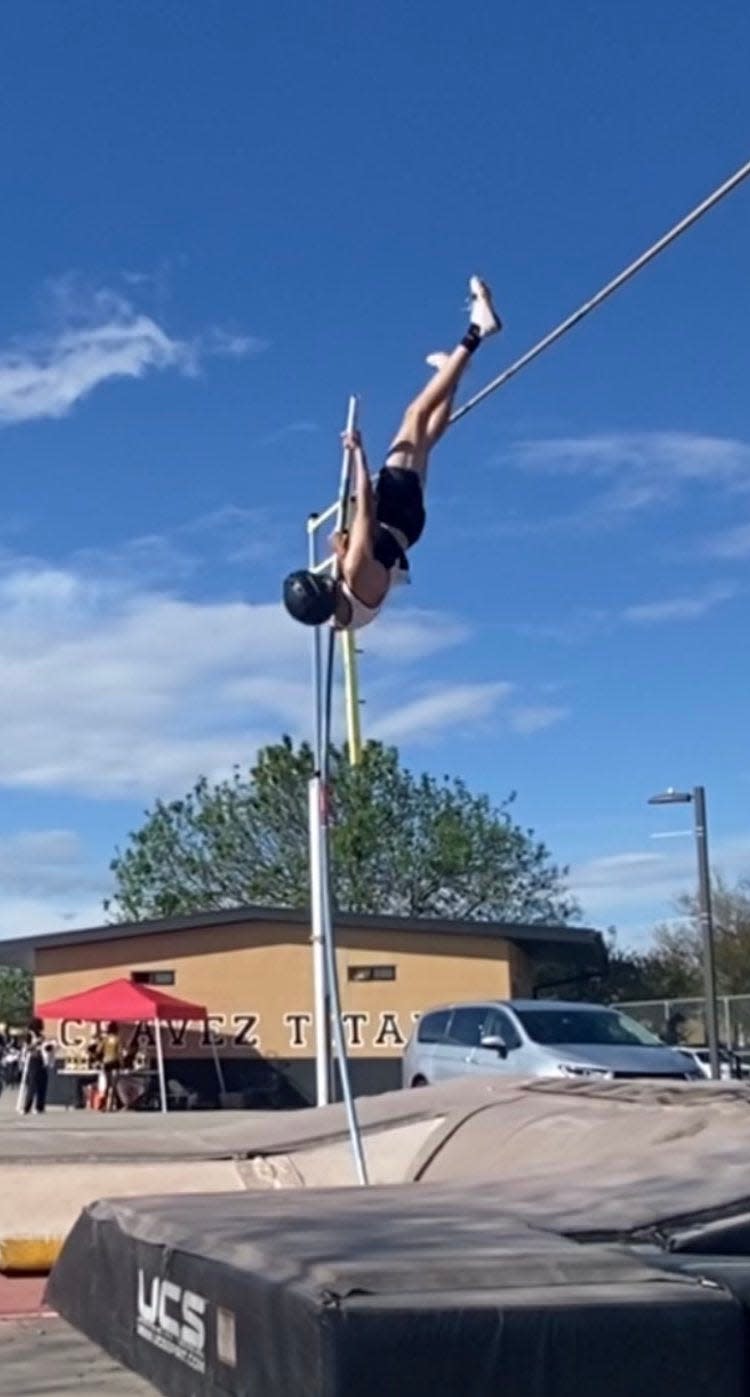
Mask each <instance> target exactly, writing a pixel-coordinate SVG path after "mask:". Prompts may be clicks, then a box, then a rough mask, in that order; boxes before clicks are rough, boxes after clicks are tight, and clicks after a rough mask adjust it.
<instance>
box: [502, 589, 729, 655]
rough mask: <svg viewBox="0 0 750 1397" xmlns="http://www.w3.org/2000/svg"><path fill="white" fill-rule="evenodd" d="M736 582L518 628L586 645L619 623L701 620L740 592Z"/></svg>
mask: <svg viewBox="0 0 750 1397" xmlns="http://www.w3.org/2000/svg"><path fill="white" fill-rule="evenodd" d="M739 590H740V589H739V588H738V587H737V586H735V585H733V584H732V583H724V582H717V583H713V584H712V585H710V586H708V587H705V588H703V590H702V591H698V592H694V593H692V594H684V595H682V596H678V597H660V598H658V599H654V600H653V601H645V602H635V603H632V604H631V605H630V606H624V607H621V608H620V609H619V610H615V609H613V610H609V611H607V610H604V609H602V608H599V609H596V608H587V607H581V608H579V609H578V610H576V611H573V612H571V614H570V615H569V616H564V617H562V619H561V620H559V621H543V622H533V621H532V622H519V623H518V624H517V625H516V626H515V627H514V629H515V630H516V631H518V633H519V634H520V635H527V636H529V637H530V638H531V639H534V640H556V641H560V642H561V643H562V644H565V645H583V644H585V643H586V642H588V641H590V640H595V639H596V638H597V637H600V636H603V635H608V634H611V632H612V631H613V630H615V629H616V627H618V626H621V625H625V626H665V625H671V624H674V623H678V624H681V623H684V622H688V621H700V620H701V619H702V618H703V617H704V616H707V615H708V614H709V612H711V611H713V610H714V609H715V608H716V607H717V606H721V605H722V604H723V603H724V602H727V601H731V600H732V598H733V597H736V596H737V595H738V594H739Z"/></svg>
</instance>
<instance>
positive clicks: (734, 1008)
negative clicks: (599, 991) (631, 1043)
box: [617, 994, 750, 1053]
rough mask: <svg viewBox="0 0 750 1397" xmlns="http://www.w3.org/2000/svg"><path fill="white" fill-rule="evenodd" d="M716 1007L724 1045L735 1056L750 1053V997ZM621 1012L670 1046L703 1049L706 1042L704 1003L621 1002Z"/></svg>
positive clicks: (733, 997) (731, 998)
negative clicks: (682, 1045) (735, 1054)
mask: <svg viewBox="0 0 750 1397" xmlns="http://www.w3.org/2000/svg"><path fill="white" fill-rule="evenodd" d="M716 1007H717V1013H718V1022H719V1039H720V1041H721V1043H722V1044H723V1045H724V1046H725V1047H727V1048H729V1049H730V1050H732V1051H734V1052H739V1053H742V1052H748V1053H750V994H722V995H719V996H718V997H717V1000H716ZM617 1008H618V1009H623V1010H624V1012H625V1013H626V1014H630V1015H631V1017H632V1018H634V1019H637V1020H638V1022H639V1023H642V1024H643V1025H644V1027H645V1028H649V1029H650V1030H651V1032H652V1033H656V1034H657V1035H658V1037H659V1038H663V1039H664V1041H665V1042H666V1043H673V1044H675V1045H676V1046H679V1045H680V1044H681V1043H682V1044H684V1045H685V1047H701V1046H703V1044H705V1042H706V1014H705V1001H704V1000H703V999H634V1000H621V1001H618V1004H617Z"/></svg>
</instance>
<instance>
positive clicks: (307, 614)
mask: <svg viewBox="0 0 750 1397" xmlns="http://www.w3.org/2000/svg"><path fill="white" fill-rule="evenodd" d="M284 606H285V607H286V609H287V611H288V612H289V615H290V616H293V617H294V619H295V621H301V622H302V624H303V626H322V624H323V622H324V621H330V619H331V617H332V616H333V613H334V611H335V610H336V583H335V582H334V580H333V578H332V577H329V576H328V574H327V573H316V572H308V571H307V569H306V568H304V569H302V570H301V571H300V572H290V574H289V576H288V577H287V578H285V579H284Z"/></svg>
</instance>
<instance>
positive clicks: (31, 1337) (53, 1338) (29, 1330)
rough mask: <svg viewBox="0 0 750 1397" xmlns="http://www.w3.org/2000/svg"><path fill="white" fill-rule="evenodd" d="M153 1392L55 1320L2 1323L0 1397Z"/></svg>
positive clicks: (146, 1395) (148, 1395) (129, 1396)
mask: <svg viewBox="0 0 750 1397" xmlns="http://www.w3.org/2000/svg"><path fill="white" fill-rule="evenodd" d="M155 1392H156V1388H154V1387H152V1386H151V1384H150V1383H147V1382H144V1381H143V1379H142V1378H139V1377H136V1375H135V1374H134V1373H131V1372H129V1371H128V1370H127V1369H126V1368H121V1367H120V1365H119V1364H118V1363H115V1362H113V1360H112V1359H111V1358H109V1357H108V1356H107V1354H106V1353H104V1352H103V1351H102V1350H101V1349H99V1348H97V1347H96V1345H95V1344H92V1343H89V1341H88V1339H84V1338H83V1336H82V1335H81V1334H78V1333H76V1331H75V1330H74V1329H71V1328H70V1325H68V1324H66V1323H65V1321H64V1320H62V1319H58V1318H57V1316H56V1315H55V1316H42V1315H37V1316H35V1317H34V1318H27V1319H20V1320H7V1319H6V1320H4V1319H0V1397H65V1394H67V1393H69V1394H71V1397H73V1395H74V1397H153V1394H154V1393H155Z"/></svg>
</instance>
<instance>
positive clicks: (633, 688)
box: [0, 0, 750, 943]
mask: <svg viewBox="0 0 750 1397" xmlns="http://www.w3.org/2000/svg"><path fill="white" fill-rule="evenodd" d="M3 28H4V34H3V46H2V54H0V74H1V76H2V81H1V82H0V168H1V169H2V171H3V177H4V178H3V217H2V220H0V281H1V283H2V301H1V303H2V315H1V317H0V479H2V485H3V494H4V500H3V510H2V517H1V520H0V666H1V672H2V684H0V718H1V721H2V730H3V734H4V736H3V740H2V742H1V743H0V785H1V786H2V799H1V800H0V935H13V934H18V933H25V932H29V931H35V930H36V931H39V930H44V929H54V928H56V927H59V926H61V925H72V924H75V923H85V922H91V921H96V920H98V919H99V918H100V908H101V898H102V896H103V895H104V894H105V893H106V892H107V890H108V875H107V863H108V860H109V858H110V857H111V854H112V851H113V849H114V846H115V845H116V844H118V843H119V844H122V843H123V842H124V840H125V839H126V837H127V832H128V830H130V829H132V828H133V827H134V826H136V825H137V824H138V823H139V820H140V815H141V812H142V810H143V809H144V807H147V806H149V805H150V804H151V803H152V802H153V800H154V798H155V797H156V796H157V795H167V796H168V795H172V794H179V793H181V792H183V791H184V790H185V789H187V788H188V787H189V786H190V785H191V784H192V782H193V780H194V779H195V777H196V776H197V775H198V774H199V773H201V772H205V773H207V774H209V775H215V774H220V773H223V772H224V771H226V770H227V769H228V768H229V767H230V766H231V764H232V763H233V762H234V761H247V760H250V759H251V758H252V755H253V753H254V751H255V749H256V748H257V745H258V743H260V742H264V741H269V740H274V739H275V738H276V737H277V736H278V735H279V734H280V732H281V731H282V730H289V731H292V732H294V733H295V734H297V735H303V734H306V732H307V723H308V694H307V676H308V668H307V657H306V652H305V640H304V636H303V635H302V634H301V633H300V632H298V631H296V630H295V629H294V628H293V627H292V626H291V623H287V621H286V619H285V618H284V617H283V616H282V614H281V612H280V610H279V608H278V603H277V598H278V594H279V580H280V578H281V576H282V575H283V574H284V572H286V571H287V570H288V569H289V567H291V566H294V565H295V564H296V563H298V562H299V561H301V559H302V557H303V549H304V533H303V522H304V519H305V516H306V515H307V513H308V511H309V510H310V509H312V508H314V507H316V506H320V505H323V504H325V503H327V501H328V499H329V498H330V496H331V494H332V492H333V490H334V488H335V481H336V476H337V470H338V448H337V433H338V431H339V430H340V427H341V425H342V418H343V414H344V409H345V402H346V396H347V394H348V393H349V392H351V391H356V392H358V393H360V394H361V399H362V423H363V429H364V434H365V438H366V442H367V445H368V448H369V451H370V455H371V457H372V458H373V459H376V458H377V456H378V455H379V454H380V453H381V452H382V450H383V448H384V446H385V444H386V442H387V440H388V435H389V433H390V431H391V430H392V429H393V427H394V426H395V423H396V419H397V416H398V414H399V412H400V410H401V408H402V406H403V404H404V402H405V401H406V399H407V398H408V397H409V396H410V395H411V394H412V393H413V392H414V391H415V390H416V389H417V388H418V386H419V385H420V384H421V383H422V382H423V381H424V373H425V372H426V371H425V370H424V367H423V364H422V359H423V356H424V355H425V354H426V353H427V352H429V351H431V350H434V349H436V348H441V347H447V346H449V345H450V344H451V343H452V342H453V341H454V340H455V339H456V338H457V337H458V335H459V334H460V333H461V331H462V328H463V311H462V304H463V299H464V294H465V280H466V277H467V276H468V275H469V274H470V273H472V272H475V271H478V272H481V273H482V274H483V275H485V276H486V277H487V278H488V279H489V280H490V281H491V283H492V285H493V287H494V288H495V292H496V297H497V300H498V303H499V305H500V307H501V309H502V312H503V314H504V317H505V320H506V322H507V330H506V332H505V334H504V335H503V337H502V339H501V340H499V341H493V342H491V343H490V344H488V345H487V346H486V347H485V348H483V350H482V351H481V352H480V354H479V355H478V357H477V360H476V362H475V365H474V366H473V369H472V378H471V382H470V384H468V385H467V391H469V390H473V389H474V388H476V387H478V386H480V385H481V384H482V383H484V382H485V381H487V380H488V379H490V378H492V377H494V376H495V374H496V373H497V372H499V370H500V369H501V368H502V367H503V366H504V365H505V364H506V363H507V362H509V360H510V359H511V358H514V357H515V356H516V355H517V354H518V353H520V352H521V351H522V350H523V349H525V348H526V347H527V346H528V345H529V344H530V343H531V342H533V341H534V340H535V339H536V338H537V337H538V336H539V335H540V334H541V333H543V332H544V331H545V330H547V329H548V328H550V327H551V326H552V325H553V324H555V323H556V322H557V320H559V319H560V318H561V317H562V316H563V315H564V314H566V313H567V312H569V311H570V310H572V309H574V308H575V307H576V306H577V305H578V304H579V303H580V302H581V301H582V300H583V299H584V298H585V297H587V296H589V295H590V294H591V293H592V292H593V291H595V290H596V289H597V288H598V287H599V286H600V285H601V284H602V283H603V282H604V281H605V280H607V279H608V278H609V277H610V276H611V275H612V274H614V273H615V272H616V271H618V270H619V269H620V268H621V266H623V265H624V264H625V262H627V261H628V260H630V258H631V257H632V256H634V255H635V254H637V253H638V252H639V251H640V250H641V249H642V248H643V247H644V246H646V245H647V244H648V243H649V242H651V241H652V240H653V238H655V237H656V236H657V235H658V234H660V233H661V232H662V231H664V230H665V229H666V228H667V227H668V226H670V224H671V223H672V222H673V221H674V220H675V219H676V218H677V217H679V216H680V215H681V214H683V213H684V212H686V211H687V210H688V208H690V207H691V206H692V205H693V204H694V203H696V202H697V201H698V199H700V198H701V197H702V196H704V195H705V194H706V193H708V192H709V191H710V190H711V189H712V188H713V187H714V186H715V185H716V184H718V183H719V182H720V181H721V180H722V179H723V178H725V177H726V176H727V175H729V174H730V173H731V172H732V171H733V170H734V169H735V168H736V167H738V166H739V165H740V164H742V163H743V162H744V161H745V160H747V159H748V157H749V156H750V87H749V86H748V83H747V63H748V52H749V48H750V11H748V9H747V6H746V5H744V4H741V3H739V0H724V3H723V4H722V5H721V6H720V7H716V6H714V5H709V4H707V3H703V2H702V0H701V3H698V4H696V5H693V6H691V7H689V8H688V9H687V10H686V8H685V6H684V4H678V3H677V2H676V0H663V3H662V4H660V5H659V6H654V5H653V4H647V3H645V0H628V3H627V4H626V3H623V4H619V5H602V4H601V3H588V2H587V0H579V3H577V4H576V5H560V4H559V3H554V4H553V3H549V2H548V0H538V2H537V3H536V4H534V5H533V6H530V5H528V4H527V3H522V2H521V0H517V2H516V0H512V3H504V4H501V5H498V4H497V3H485V0H482V3H478V4H475V5H473V6H471V7H470V8H469V10H464V11H462V12H461V13H460V14H459V15H457V14H456V11H455V8H454V7H449V6H448V5H447V4H445V3H444V0H431V3H429V4H428V3H426V0H416V3H412V4H410V5H409V6H408V7H404V6H400V5H399V6H397V5H392V4H386V5H385V6H380V7H378V8H377V9H373V8H372V7H371V6H364V5H359V4H354V5H347V6H344V5H341V4H330V5H323V6H312V5H301V4H296V5H290V4H279V5H274V6H261V5H249V4H247V3H246V0H242V2H241V3H240V0H222V3H221V4H216V5H211V6H206V5H199V4H197V3H195V4H186V3H184V0H154V3H152V4H149V5H135V4H130V5H115V4H104V5H103V4H102V3H101V0H71V3H68V4H61V3H59V2H58V0H49V2H48V0H24V3H23V4H21V3H19V0H10V3H8V5H7V6H6V7H5V9H4V12H3ZM749 234H750V183H749V184H748V186H747V187H745V188H743V189H741V190H740V191H739V192H737V193H736V194H735V195H733V196H732V197H731V198H730V199H729V200H728V201H727V202H726V203H725V204H723V205H722V206H721V207H720V208H719V209H718V210H717V211H715V212H714V213H713V214H712V215H710V216H709V218H708V219H707V220H705V222H704V223H702V224H701V225H699V226H698V227H697V228H696V229H694V230H693V231H692V232H691V233H689V234H688V235H687V236H686V237H685V238H684V239H683V240H682V241H681V242H680V244H679V245H678V246H677V247H675V248H674V249H672V250H671V251H670V252H668V253H667V254H666V255H665V256H664V258H662V259H660V260H659V261H658V262H657V263H656V264H655V265H653V266H652V267H650V268H649V269H648V270H647V271H646V272H644V273H643V274H642V275H641V277H639V279H638V280H637V281H636V282H634V283H633V284H632V285H631V286H629V287H628V288H627V289H625V290H624V291H623V292H622V293H620V294H619V295H618V297H617V298H616V299H615V300H614V301H612V302H611V303H610V304H609V305H608V306H607V307H605V308H604V309H603V310H601V311H600V312H598V313H597V315H596V316H595V317H593V318H592V319H591V320H589V321H588V322H587V323H586V324H585V325H584V326H582V327H580V328H579V329H577V330H576V331H575V332H573V333H572V334H571V335H570V336H569V337H568V338H567V339H566V340H565V341H564V342H563V343H561V344H560V345H559V346H558V347H557V348H555V349H554V350H552V351H551V352H550V353H549V354H548V355H546V356H545V357H544V358H543V359H541V360H540V361H539V362H538V363H537V364H536V365H535V366H533V367H532V368H530V369H529V370H528V371H527V372H525V373H524V374H523V375H521V376H520V377H519V378H518V379H517V380H516V381H514V382H513V383H512V384H511V385H509V387H508V388H507V389H506V390H504V391H503V392H501V393H499V394H498V395H496V396H495V397H493V398H492V399H490V400H489V401H488V402H487V403H485V404H484V405H483V406H482V407H481V408H480V409H478V410H477V412H475V413H473V414H472V415H471V416H470V417H469V418H467V420H466V421H465V422H463V423H461V424H460V425H457V426H456V428H455V429H454V431H453V432H452V433H451V434H450V435H449V437H448V439H447V440H446V441H445V443H443V444H442V446H441V447H440V449H439V453H438V454H437V455H436V458H435V462H434V467H433V470H432V473H431V479H430V493H429V527H428V531H427V535H426V537H425V539H424V541H423V542H422V543H421V544H420V546H419V550H418V552H417V553H415V556H414V563H413V576H414V583H413V586H412V588H411V589H410V591H409V592H408V594H406V595H403V594H401V595H400V596H399V597H398V599H397V600H396V601H394V603H393V604H392V606H390V607H389V609H388V611H387V612H386V613H385V614H384V616H383V617H382V619H381V621H380V622H379V623H378V625H377V627H373V628H372V629H371V630H370V631H368V632H367V634H366V637H363V643H364V646H365V651H366V654H365V657H364V660H363V675H362V680H363V691H364V696H365V698H366V707H365V710H364V713H365V720H366V728H367V730H368V731H369V732H370V733H371V734H373V735H379V736H383V737H385V738H388V739H389V740H394V741H396V742H398V744H399V745H400V747H401V750H402V753H403V756H404V757H405V759H406V760H407V761H408V762H409V763H410V764H412V765H414V766H416V767H418V768H427V769H430V770H433V771H436V772H443V771H446V772H451V773H454V774H460V775H462V776H464V777H465V778H466V779H467V780H468V781H469V782H470V783H471V784H472V785H473V786H474V787H476V788H477V789H484V790H488V791H489V792H490V793H491V794H493V795H495V796H497V797H498V798H500V797H502V796H503V795H504V794H505V793H506V792H507V791H508V790H510V789H516V790H517V791H518V801H517V807H516V808H517V812H518V816H519V818H520V819H521V821H522V822H523V823H524V824H528V825H532V826H534V828H535V829H536V830H537V831H538V832H539V834H540V835H541V836H542V837H543V838H545V840H546V841H547V842H548V844H549V846H550V848H551V850H552V852H553V854H554V855H555V857H556V858H558V859H559V860H560V861H562V862H567V863H569V864H570V865H571V869H572V872H571V882H572V885H573V887H574V888H575V889H576V891H577V892H578V893H579V896H580V898H581V901H582V903H583V906H584V911H585V914H586V917H587V918H588V919H589V920H590V921H592V922H594V923H596V924H599V925H606V924H608V923H610V922H614V923H616V924H617V925H618V927H619V928H620V931H621V936H622V938H623V940H625V941H629V942H631V943H637V942H639V941H642V940H643V938H644V937H645V936H646V934H647V931H648V928H649V926H650V925H651V924H652V923H653V922H654V921H655V920H657V919H658V918H660V917H663V916H665V915H668V914H669V911H670V908H671V899H672V897H673V896H674V894H675V893H676V892H677V891H679V890H680V889H682V888H684V887H686V886H689V885H690V882H691V879H692V878H693V874H694V863H693V851H692V846H691V842H690V839H689V837H686V836H685V835H678V836H677V837H675V838H674V839H671V838H670V839H663V840H660V839H657V840H655V839H653V838H652V835H654V834H665V833H667V834H668V833H671V832H672V831H680V830H685V829H686V828H687V826H688V824H689V820H688V818H686V814H687V815H689V812H681V811H679V810H678V811H676V812H671V813H670V812H665V811H653V810H649V809H647V807H646V805H645V799H646V797H647V796H648V795H649V794H651V793H652V792H653V791H654V790H657V789H660V788H662V787H664V786H665V785H668V784H674V785H677V786H691V785H692V784H694V783H698V782H703V783H705V785H706V786H707V789H708V794H709V802H710V806H709V810H710V819H711V832H712V838H713V851H714V857H715V862H716V863H717V864H718V865H719V866H720V867H721V868H722V869H723V870H724V871H725V872H726V873H727V874H728V875H729V876H730V877H734V876H737V875H740V874H743V873H747V872H748V871H750V815H749V814H748V797H750V757H748V747H747V740H746V709H747V703H746V692H747V686H748V678H749V677H750V675H749V666H748V661H747V658H746V655H747V642H746V639H745V638H746V636H747V633H748V624H747V612H748V607H747V582H746V573H747V560H748V557H750V398H749V396H748V390H747V383H748V375H749V373H750V330H749V329H748V325H749V322H750V314H749V313H750V296H749V295H748V245H749V242H750V239H749Z"/></svg>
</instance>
